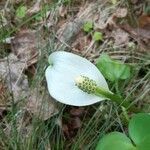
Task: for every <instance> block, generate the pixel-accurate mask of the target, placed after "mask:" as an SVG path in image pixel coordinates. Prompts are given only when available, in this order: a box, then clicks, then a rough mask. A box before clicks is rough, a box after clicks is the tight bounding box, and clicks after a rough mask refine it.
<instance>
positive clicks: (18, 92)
mask: <svg viewBox="0 0 150 150" xmlns="http://www.w3.org/2000/svg"><path fill="white" fill-rule="evenodd" d="M25 68H26V64H25V63H23V62H20V61H19V60H18V58H17V57H16V56H15V55H14V54H10V55H9V56H8V57H6V58H4V59H2V60H0V77H1V78H2V79H3V81H5V83H6V87H8V89H9V92H10V93H11V92H12V94H13V98H14V101H15V102H16V101H18V100H21V99H23V98H25V97H27V96H28V90H29V86H28V80H27V76H26V75H24V74H23V71H24V69H25Z"/></svg>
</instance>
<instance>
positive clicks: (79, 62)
mask: <svg viewBox="0 0 150 150" xmlns="http://www.w3.org/2000/svg"><path fill="white" fill-rule="evenodd" d="M48 61H49V63H50V64H51V65H50V66H49V67H48V68H47V69H46V72H45V75H46V80H47V86H48V91H49V93H50V95H51V96H52V97H53V98H54V99H56V100H57V101H59V102H61V103H64V104H67V105H73V106H86V105H91V104H94V103H97V102H99V101H102V100H105V99H106V98H104V97H98V96H95V95H92V94H88V93H86V92H83V91H82V90H80V89H79V88H78V87H77V86H76V85H75V84H76V81H75V80H76V78H78V77H79V76H81V75H82V76H87V77H89V78H90V79H93V80H95V81H96V83H97V85H98V86H101V87H103V88H104V89H106V90H109V89H108V85H107V82H106V80H105V78H104V77H103V75H102V74H101V72H100V71H99V70H98V69H97V68H96V66H95V65H93V64H92V63H91V62H90V61H88V60H87V59H85V58H82V57H80V56H78V55H75V54H72V53H69V52H64V51H57V52H53V53H52V54H51V55H50V56H49V59H48Z"/></svg>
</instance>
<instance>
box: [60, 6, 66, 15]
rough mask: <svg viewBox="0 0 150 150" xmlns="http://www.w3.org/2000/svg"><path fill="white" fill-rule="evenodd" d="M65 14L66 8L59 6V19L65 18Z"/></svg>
mask: <svg viewBox="0 0 150 150" xmlns="http://www.w3.org/2000/svg"><path fill="white" fill-rule="evenodd" d="M66 14H67V8H66V7H64V6H63V5H61V6H60V7H59V15H60V16H61V17H65V15H66Z"/></svg>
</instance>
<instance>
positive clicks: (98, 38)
mask: <svg viewBox="0 0 150 150" xmlns="http://www.w3.org/2000/svg"><path fill="white" fill-rule="evenodd" d="M93 40H94V41H102V40H103V34H102V33H101V32H94V35H93Z"/></svg>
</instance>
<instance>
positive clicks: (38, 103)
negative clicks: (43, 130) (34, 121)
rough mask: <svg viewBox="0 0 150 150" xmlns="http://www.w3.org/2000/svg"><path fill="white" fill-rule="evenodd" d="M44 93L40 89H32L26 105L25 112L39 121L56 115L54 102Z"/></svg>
mask: <svg viewBox="0 0 150 150" xmlns="http://www.w3.org/2000/svg"><path fill="white" fill-rule="evenodd" d="M44 91H46V90H45V89H44V88H43V89H42V88H41V87H40V90H39V89H37V88H36V89H33V90H32V91H31V93H30V97H29V100H28V102H27V105H26V108H27V110H28V111H30V112H31V113H33V114H34V115H35V116H36V117H38V118H39V119H41V120H47V119H49V118H50V117H52V116H53V115H55V114H56V113H58V109H57V108H56V105H55V103H54V100H53V99H52V98H51V97H50V96H49V94H48V93H45V92H44Z"/></svg>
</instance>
